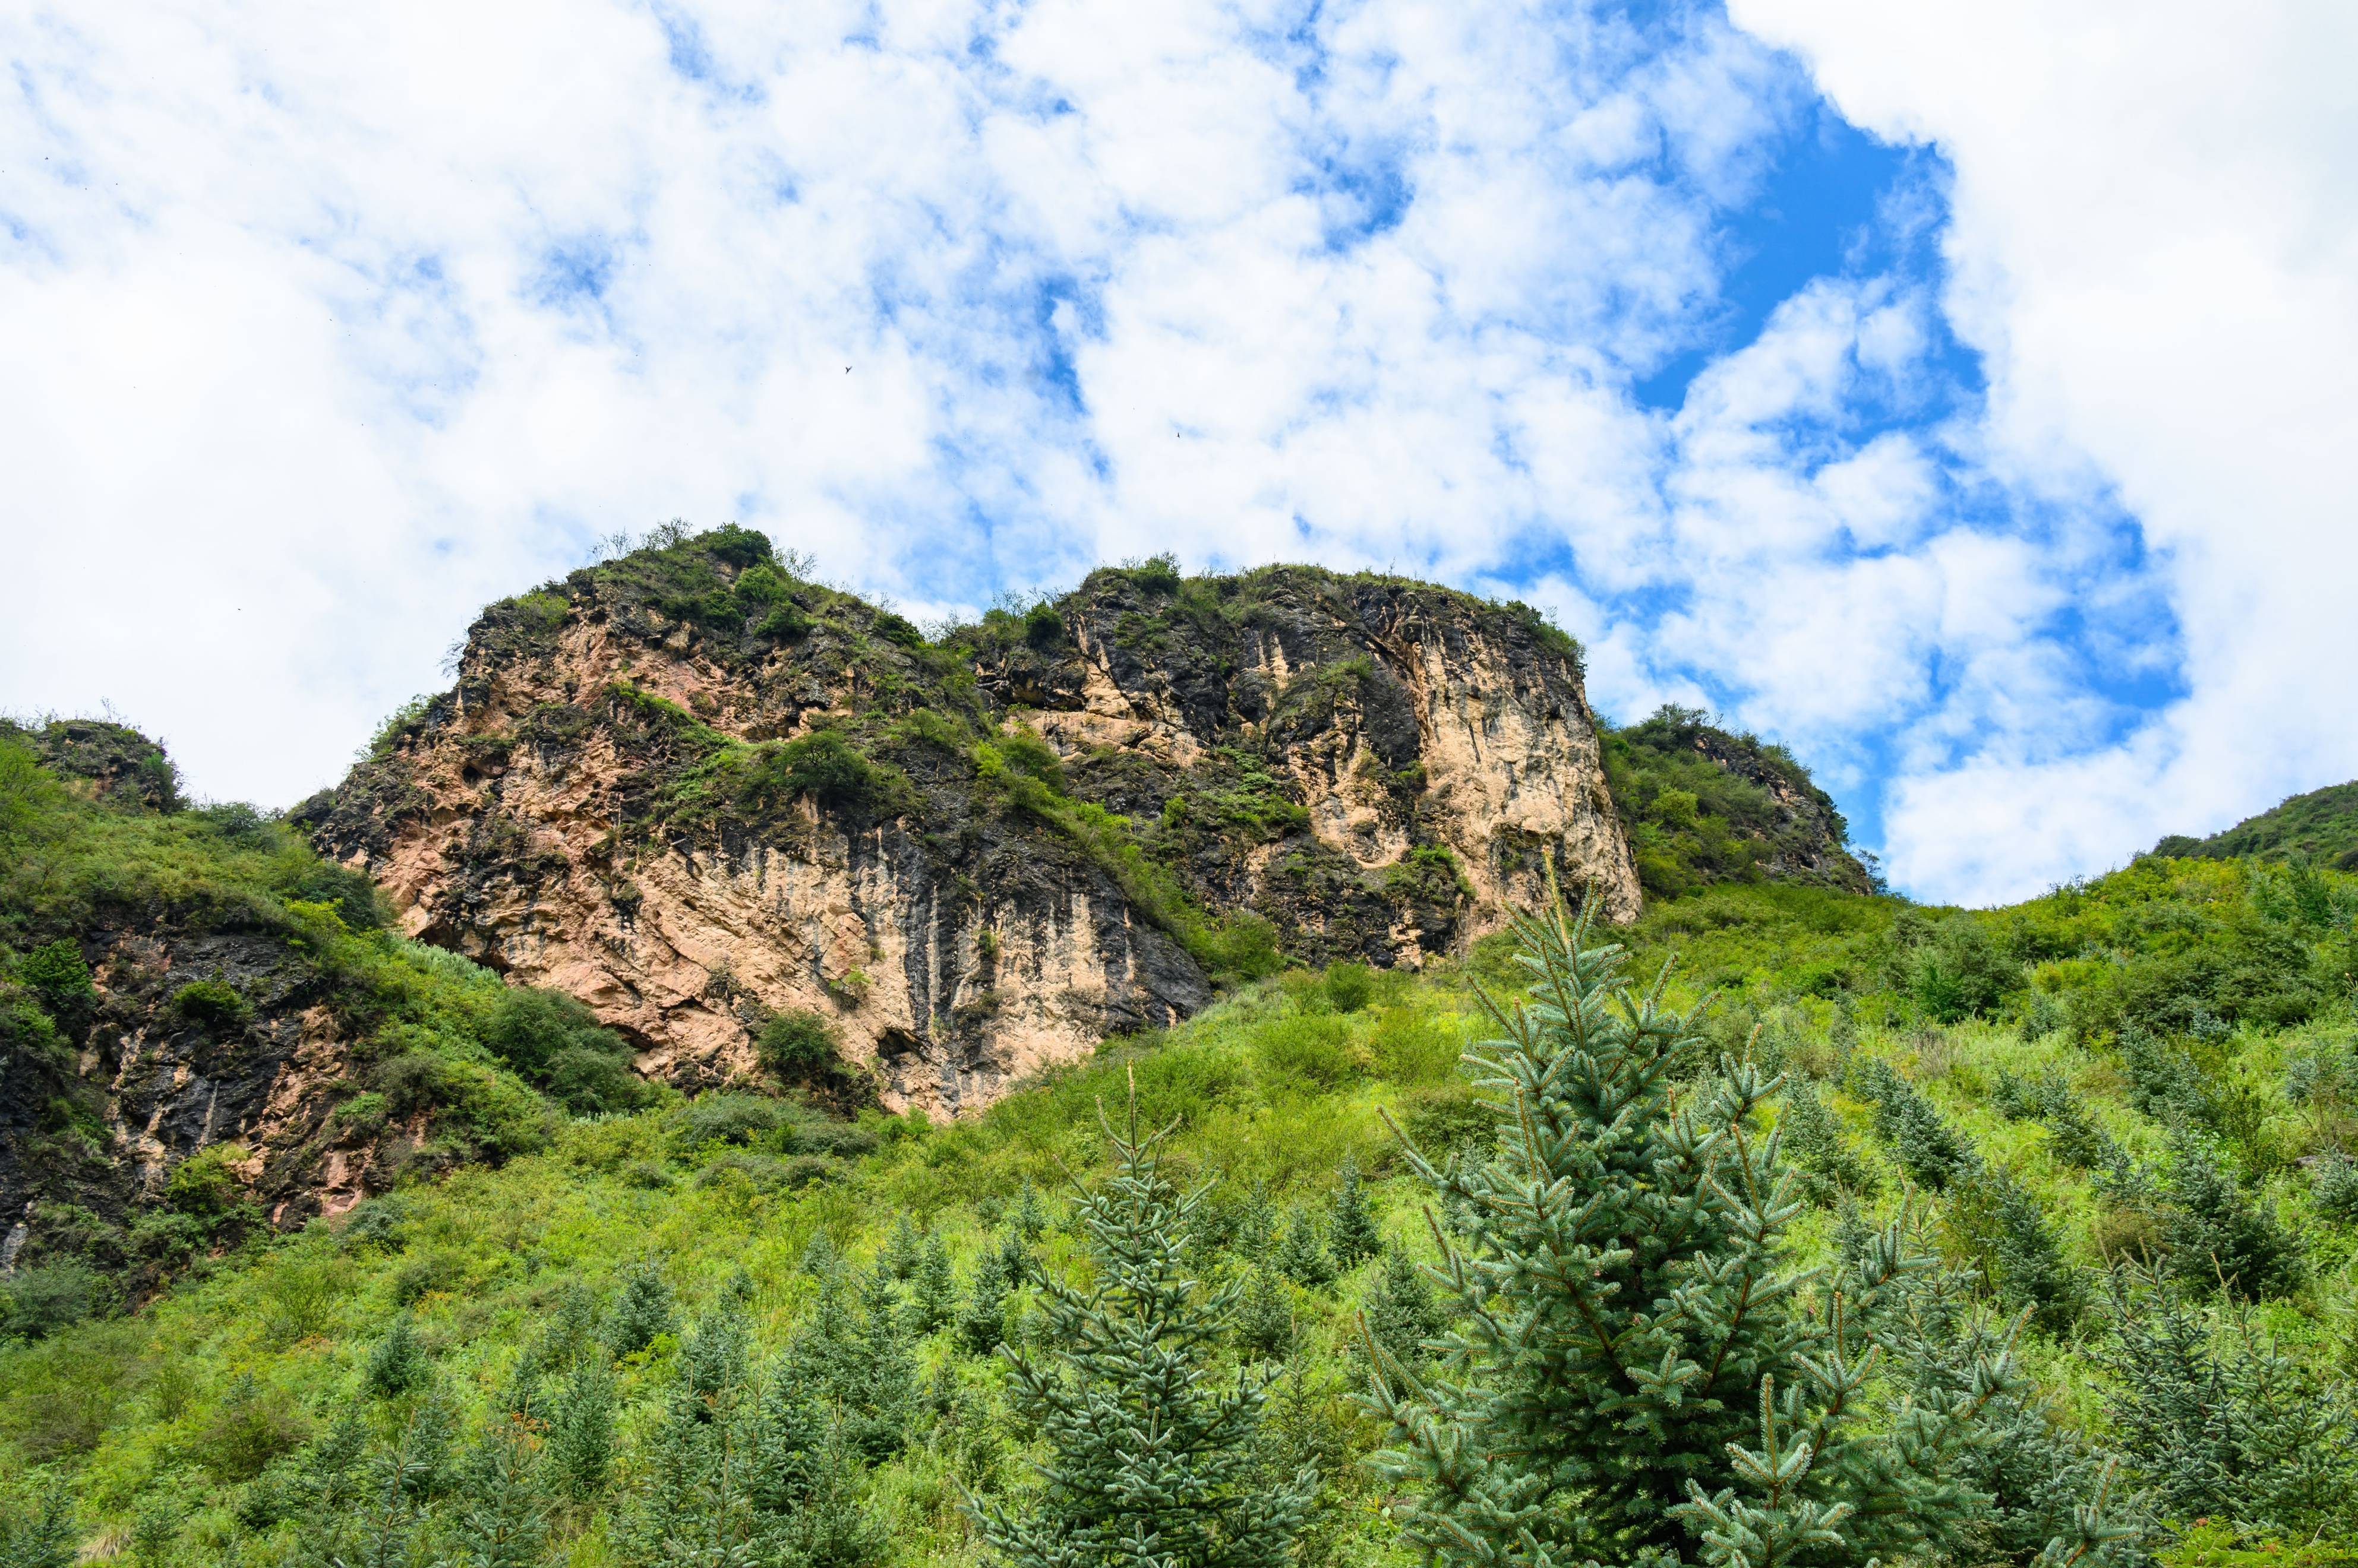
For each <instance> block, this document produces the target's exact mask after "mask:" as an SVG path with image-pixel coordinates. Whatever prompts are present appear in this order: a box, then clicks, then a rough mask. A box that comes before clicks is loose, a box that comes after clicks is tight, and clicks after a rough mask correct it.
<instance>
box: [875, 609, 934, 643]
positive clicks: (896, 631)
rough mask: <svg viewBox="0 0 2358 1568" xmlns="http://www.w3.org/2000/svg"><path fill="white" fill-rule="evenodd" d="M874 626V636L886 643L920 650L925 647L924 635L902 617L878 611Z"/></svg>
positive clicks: (889, 612)
mask: <svg viewBox="0 0 2358 1568" xmlns="http://www.w3.org/2000/svg"><path fill="white" fill-rule="evenodd" d="M875 626H876V634H877V635H878V636H879V637H882V638H883V639H884V640H885V641H886V642H888V643H898V644H899V645H900V646H902V647H903V648H922V647H924V646H925V633H923V632H920V631H918V630H917V628H916V625H915V623H914V622H911V621H909V620H908V619H906V618H905V617H903V616H899V615H895V614H893V613H892V611H889V610H880V611H877V612H876V622H875Z"/></svg>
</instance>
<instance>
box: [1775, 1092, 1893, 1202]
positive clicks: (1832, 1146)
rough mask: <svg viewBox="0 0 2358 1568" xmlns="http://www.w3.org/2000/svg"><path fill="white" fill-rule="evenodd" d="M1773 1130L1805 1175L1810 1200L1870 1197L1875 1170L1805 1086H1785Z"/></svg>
mask: <svg viewBox="0 0 2358 1568" xmlns="http://www.w3.org/2000/svg"><path fill="white" fill-rule="evenodd" d="M1782 1098H1783V1106H1782V1108H1781V1109H1780V1110H1779V1115H1778V1118H1777V1129H1778V1131H1779V1134H1780V1135H1781V1136H1782V1138H1783V1140H1784V1146H1785V1147H1786V1148H1787V1149H1788V1150H1790V1151H1791V1152H1792V1154H1793V1157H1794V1162H1795V1163H1797V1164H1799V1165H1800V1166H1801V1169H1802V1171H1803V1172H1804V1173H1806V1180H1805V1182H1804V1185H1805V1186H1806V1187H1807V1188H1808V1189H1809V1193H1810V1196H1811V1199H1812V1201H1813V1202H1817V1203H1821V1204H1823V1203H1831V1202H1833V1200H1834V1199H1835V1197H1836V1196H1837V1195H1840V1194H1843V1193H1856V1194H1859V1195H1862V1196H1866V1197H1872V1196H1873V1195H1875V1191H1876V1189H1877V1186H1878V1185H1880V1184H1879V1183H1878V1182H1877V1179H1876V1174H1875V1167H1874V1166H1873V1165H1872V1164H1870V1163H1868V1162H1867V1161H1866V1158H1865V1157H1864V1156H1862V1155H1861V1154H1860V1153H1859V1152H1858V1151H1857V1150H1855V1149H1854V1148H1852V1147H1851V1145H1850V1141H1849V1140H1848V1139H1846V1138H1844V1136H1843V1130H1842V1123H1841V1122H1839V1121H1837V1120H1836V1119H1834V1113H1833V1111H1832V1110H1829V1109H1828V1108H1826V1103H1825V1101H1823V1100H1822V1099H1820V1098H1818V1097H1817V1093H1816V1091H1815V1090H1813V1089H1812V1088H1811V1087H1810V1086H1809V1085H1808V1084H1805V1083H1801V1082H1798V1081H1796V1082H1790V1083H1788V1084H1787V1085H1786V1086H1785V1092H1784V1095H1783V1097H1782Z"/></svg>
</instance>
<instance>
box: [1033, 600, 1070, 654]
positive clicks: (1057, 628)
mask: <svg viewBox="0 0 2358 1568" xmlns="http://www.w3.org/2000/svg"><path fill="white" fill-rule="evenodd" d="M1064 640H1065V618H1064V617H1063V616H1061V615H1059V614H1057V613H1056V607H1055V605H1053V604H1050V603H1049V602H1048V601H1047V600H1041V601H1040V602H1039V603H1037V604H1035V605H1033V607H1032V608H1031V609H1029V610H1027V611H1024V612H1023V641H1024V642H1026V643H1029V644H1031V645H1032V646H1033V647H1034V648H1036V649H1039V650H1040V651H1041V652H1043V653H1045V652H1046V651H1047V650H1049V649H1050V648H1053V647H1055V646H1056V645H1057V644H1058V643H1062V642H1063V641H1064Z"/></svg>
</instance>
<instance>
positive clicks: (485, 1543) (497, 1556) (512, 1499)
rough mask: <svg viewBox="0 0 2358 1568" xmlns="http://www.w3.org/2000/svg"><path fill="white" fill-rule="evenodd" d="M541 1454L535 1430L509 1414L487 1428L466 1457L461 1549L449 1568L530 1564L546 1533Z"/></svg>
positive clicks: (458, 1532) (461, 1497)
mask: <svg viewBox="0 0 2358 1568" xmlns="http://www.w3.org/2000/svg"><path fill="white" fill-rule="evenodd" d="M538 1460H539V1453H538V1449H537V1445H536V1444H535V1442H534V1439H533V1434H532V1430H531V1428H530V1426H529V1425H528V1424H527V1423H526V1422H524V1421H522V1420H520V1419H518V1418H516V1417H514V1416H510V1417H508V1418H506V1419H504V1420H501V1421H497V1422H493V1424H492V1426H491V1427H490V1428H489V1429H488V1430H487V1431H485V1432H484V1433H483V1434H482V1436H481V1439H479V1440H478V1441H477V1443H476V1444H475V1449H474V1452H473V1453H472V1454H470V1455H469V1456H468V1461H467V1465H466V1469H465V1472H464V1475H463V1476H462V1477H461V1486H460V1493H459V1497H458V1500H457V1503H456V1506H455V1508H454V1509H453V1510H452V1511H453V1512H454V1513H455V1514H456V1515H457V1516H458V1517H457V1520H456V1523H457V1530H456V1531H455V1534H456V1538H457V1539H456V1541H455V1542H454V1544H455V1545H456V1547H457V1551H456V1552H453V1553H452V1554H451V1555H450V1556H449V1557H447V1558H445V1559H444V1560H443V1561H444V1563H447V1564H449V1568H532V1564H534V1563H537V1562H539V1561H540V1548H541V1543H542V1542H543V1541H546V1539H547V1536H548V1506H547V1503H546V1499H545V1498H544V1497H543V1496H542V1493H541V1490H540V1486H539V1476H538V1475H537V1474H536V1472H537V1469H538Z"/></svg>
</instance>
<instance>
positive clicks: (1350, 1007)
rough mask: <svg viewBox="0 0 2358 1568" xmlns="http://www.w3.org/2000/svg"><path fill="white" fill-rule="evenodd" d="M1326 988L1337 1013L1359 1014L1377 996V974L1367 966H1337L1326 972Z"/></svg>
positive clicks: (1328, 999) (1329, 1000) (1327, 998)
mask: <svg viewBox="0 0 2358 1568" xmlns="http://www.w3.org/2000/svg"><path fill="white" fill-rule="evenodd" d="M1325 988H1326V1000H1327V1002H1328V1004H1329V1005H1330V1006H1332V1007H1333V1008H1334V1009H1335V1011H1336V1012H1357V1011H1359V1010H1360V1009H1361V1008H1363V1007H1365V1006H1367V1005H1368V1001H1369V1000H1370V999H1372V998H1373V997H1374V996H1375V994H1376V972H1375V971H1374V970H1373V969H1370V968H1368V966H1367V965H1365V964H1336V965H1334V966H1333V967H1331V968H1328V969H1327V971H1326V979H1325Z"/></svg>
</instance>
